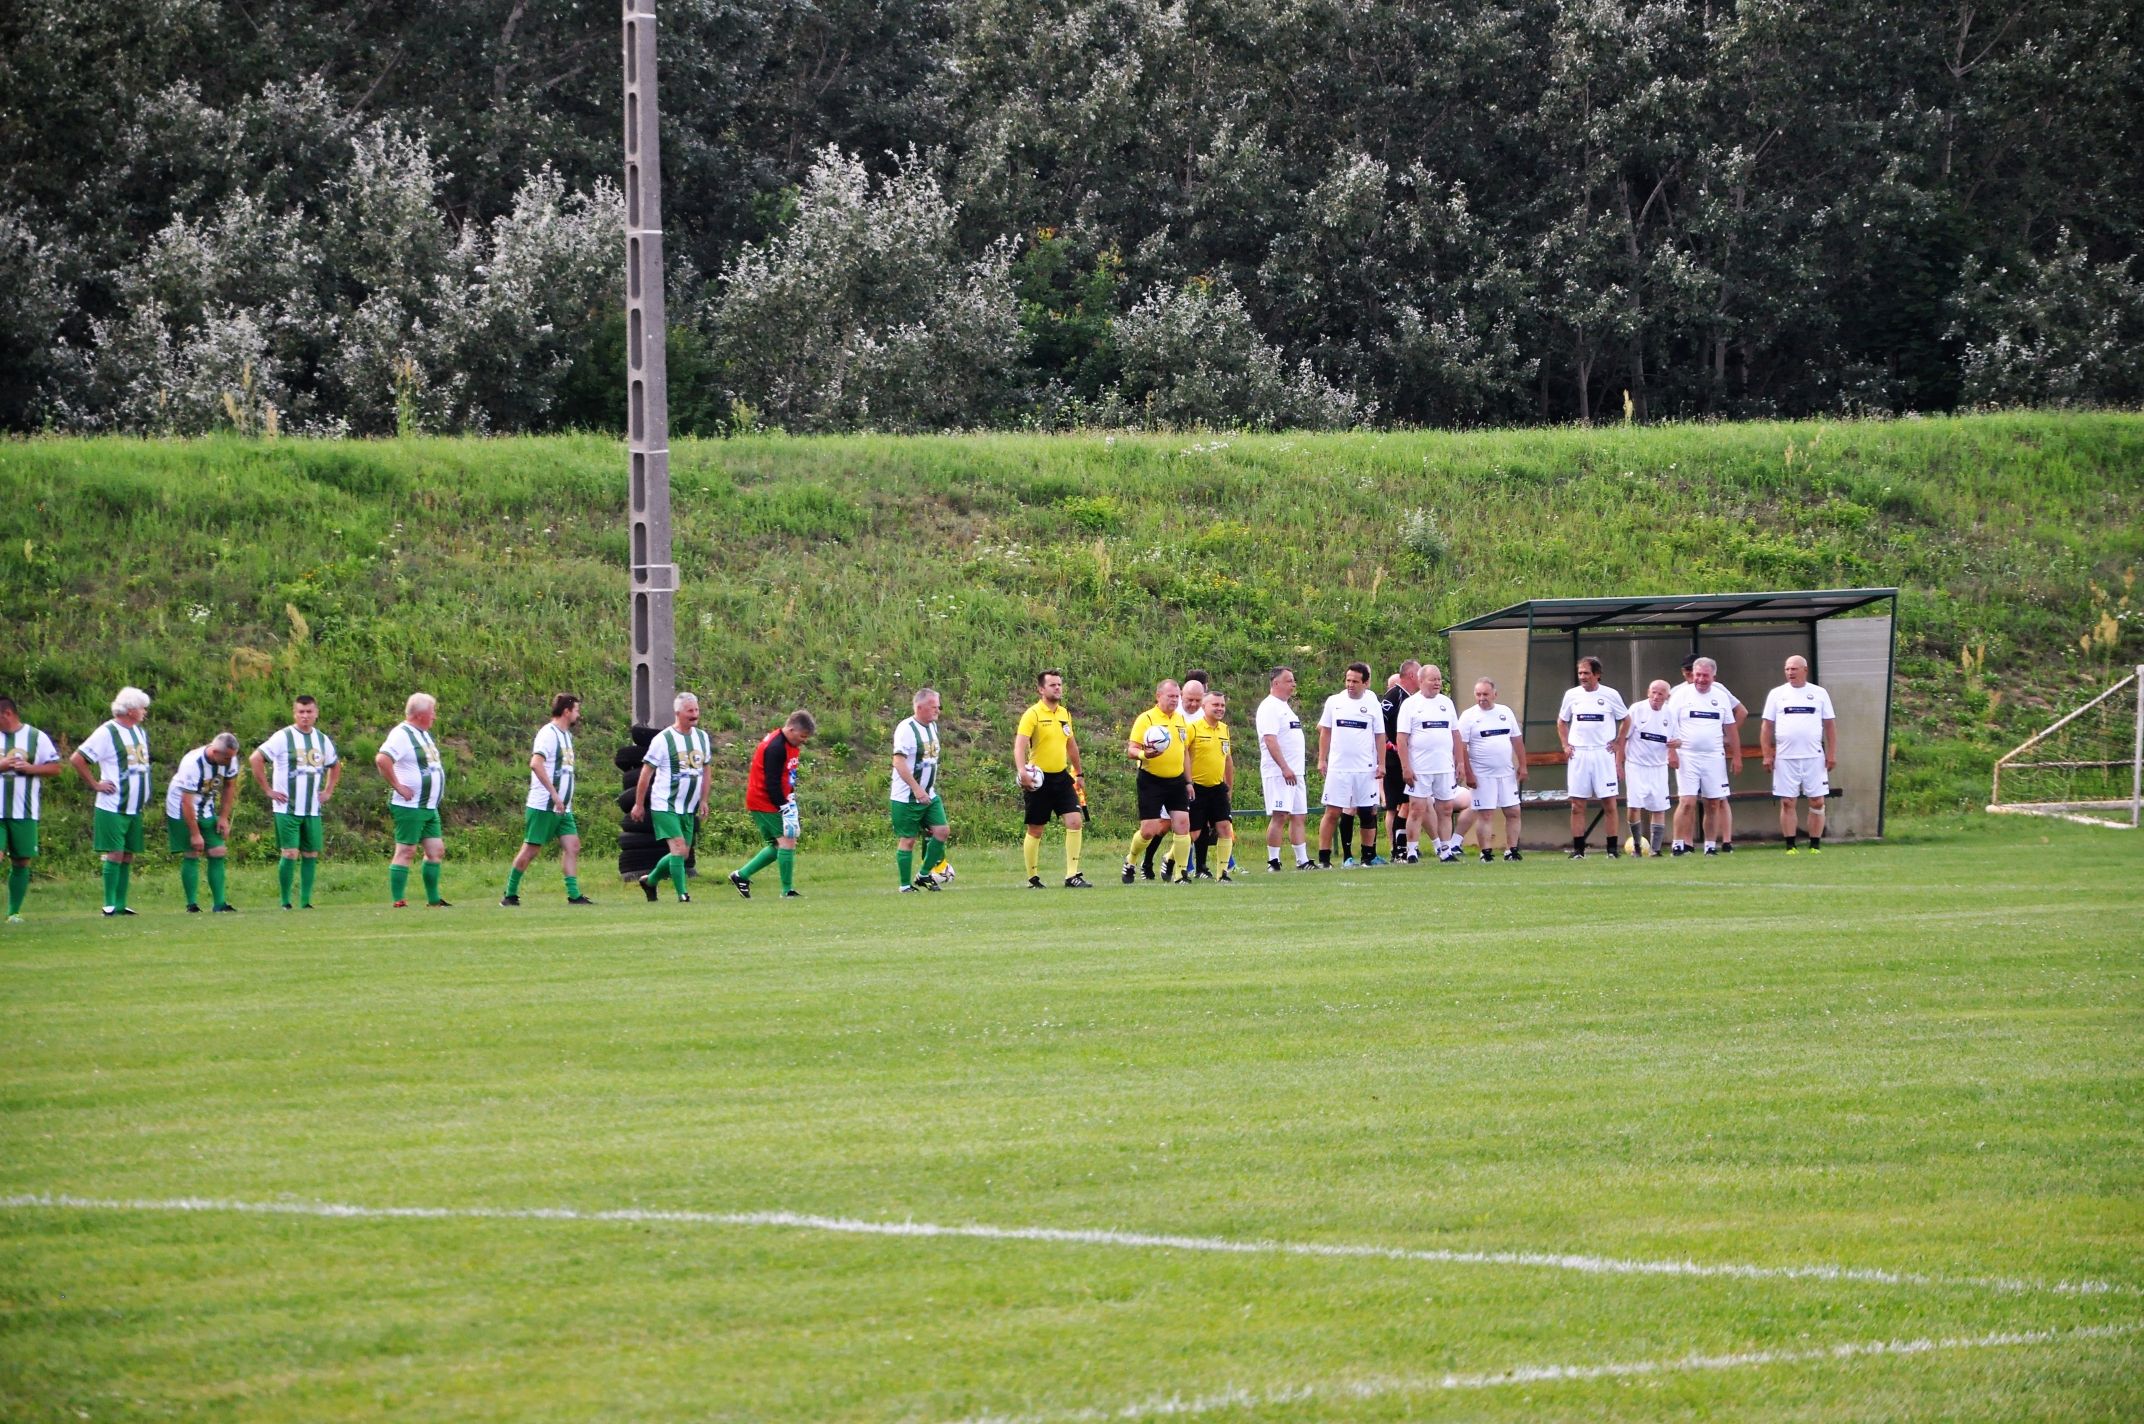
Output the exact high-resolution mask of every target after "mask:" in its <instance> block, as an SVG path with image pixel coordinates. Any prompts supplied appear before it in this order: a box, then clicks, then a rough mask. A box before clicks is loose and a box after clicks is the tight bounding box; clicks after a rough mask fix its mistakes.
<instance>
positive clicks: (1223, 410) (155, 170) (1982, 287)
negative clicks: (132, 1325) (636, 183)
mask: <svg viewBox="0 0 2144 1424" xmlns="http://www.w3.org/2000/svg"><path fill="white" fill-rule="evenodd" d="M662 14H663V24H664V38H663V69H662V85H663V98H664V103H665V106H666V109H667V115H666V117H667V127H666V131H665V139H664V142H665V149H664V170H665V181H666V193H665V202H666V208H667V212H666V216H667V220H668V227H669V230H670V232H671V233H672V241H671V248H670V251H671V256H672V263H673V273H672V283H673V288H674V291H673V296H672V305H671V310H672V313H673V318H674V320H675V322H676V326H677V329H676V331H675V332H674V333H673V339H672V392H673V402H674V405H675V408H676V422H677V424H679V425H680V426H682V427H683V428H686V429H697V430H701V431H714V430H719V429H724V428H733V427H736V426H739V425H745V424H751V423H767V424H778V425H781V426H785V427H787V428H790V429H798V430H803V429H824V428H842V427H853V426H880V427H885V428H895V429H901V428H935V427H949V426H976V425H1012V424H1028V425H1054V424H1069V423H1079V422H1112V423H1116V422H1122V423H1182V424H1190V423H1199V422H1204V423H1213V424H1267V425H1274V424H1289V425H1342V424H1354V423H1363V422H1373V423H1375V422H1400V423H1425V424H1458V423H1475V422H1527V421H1563V420H1571V419H1580V420H1597V419H1603V418H1615V419H1620V418H1622V417H1623V416H1624V415H1625V414H1626V413H1627V414H1629V415H1631V416H1634V417H1636V418H1639V419H1645V418H1659V417H1666V416H1697V415H1707V414H1718V415H1722V416H1739V415H1761V414H1774V413H1778V414H1798V413H1804V412H1822V411H1840V410H1857V411H1881V410H1909V409H1918V410H1934V409H1946V408H1951V407H1955V406H1959V405H1979V404H2023V403H2072V402H2076V403H2082V402H2127V401H2134V400H2136V399H2139V398H2140V397H2144V356H2140V352H2144V274H2140V273H2139V271H2138V269H2137V266H2136V263H2135V257H2136V254H2137V252H2138V248H2139V233H2140V232H2144V156H2140V155H2144V9H2140V8H2139V7H2137V6H2135V5H2134V4H2130V3H2126V0H1994V3H1983V0H1946V3H1936V0H1902V3H1897V4H1867V3H1844V2H1843V0H1828V3H1827V0H1745V3H1741V4H1739V5H1738V4H1732V3H1727V0H1488V3H1485V4H1466V5H1462V4H1458V3H1452V2H1451V0H1413V2H1412V3H1381V2H1380V0H1175V2H1174V3H1164V0H675V3H669V4H666V5H664V6H663V9H662ZM618 63H619V61H618V40H617V14H616V10H615V8H614V7H612V6H609V5H585V4H580V3H577V2H576V0H350V3H347V4H341V5H336V6H318V7H309V6H296V7H290V6H286V7H280V8H279V7H272V6H255V5H245V4H239V3H236V0H106V2H105V3H100V4H96V5H87V6H84V5H63V4H60V3H58V0H17V3H16V4H13V5H10V6H7V7H4V8H0V425H5V426H7V427H11V428H17V429H23V428H36V427H40V426H60V427H66V428H73V429H85V430H97V429H123V430H154V429H172V430H198V429H207V428H213V427H218V426H236V427H238V428H240V429H271V428H272V429H288V430H323V431H332V430H349V431H353V432H360V433H372V432H383V431H390V430H395V429H410V428H424V429H496V430H509V429H513V430H519V429H542V428H548V427H555V426H559V425H565V424H581V425H599V426H610V425H615V423H616V419H617V406H618V400H617V394H616V380H615V377H616V372H617V370H618V367H619V364H620V354H619V353H620V350H621V347H622V341H621V338H620V322H619V319H618V317H617V315H616V312H617V308H618V306H619V297H618V288H619V274H618V269H619V266H620V260H621V259H620V246H621V244H620V242H619V240H618V236H617V230H618V226H619V210H618V198H617V191H616V187H615V185H614V182H613V175H614V174H615V173H616V171H617V169H618V167H619V157H618V144H619V130H620V123H619V118H618V114H617V102H618V99H617V93H618V80H617V75H618Z"/></svg>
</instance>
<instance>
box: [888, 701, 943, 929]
mask: <svg viewBox="0 0 2144 1424" xmlns="http://www.w3.org/2000/svg"><path fill="white" fill-rule="evenodd" d="M910 705H911V706H912V707H913V708H914V709H915V715H914V716H911V717H909V718H907V719H906V720H904V721H903V722H902V723H901V725H900V726H898V727H895V728H894V729H893V782H892V784H891V786H890V787H889V788H888V790H887V793H886V795H887V798H888V807H889V811H890V814H891V816H892V818H893V834H894V852H893V865H894V874H895V875H896V876H897V877H898V878H899V879H900V882H901V893H903V894H908V893H910V892H912V891H916V890H936V889H937V888H938V877H937V875H936V874H935V872H936V871H937V869H938V862H939V861H941V860H944V859H945V838H946V832H947V825H946V817H945V802H944V801H942V800H941V799H939V796H938V707H939V698H938V694H937V692H936V691H935V690H933V689H931V688H928V687H921V688H918V689H916V696H915V700H914V701H913V702H912V703H911V704H910ZM919 840H920V841H922V842H923V873H922V874H921V875H916V874H913V873H912V872H913V871H914V870H915V855H916V842H917V841H919Z"/></svg>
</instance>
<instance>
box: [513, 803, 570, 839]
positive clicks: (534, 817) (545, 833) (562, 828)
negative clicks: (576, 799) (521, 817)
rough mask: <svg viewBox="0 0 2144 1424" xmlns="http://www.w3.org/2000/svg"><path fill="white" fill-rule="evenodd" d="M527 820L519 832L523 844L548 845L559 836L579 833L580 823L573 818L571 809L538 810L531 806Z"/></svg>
mask: <svg viewBox="0 0 2144 1424" xmlns="http://www.w3.org/2000/svg"><path fill="white" fill-rule="evenodd" d="M527 820H528V826H527V827H526V828H525V829H524V830H523V831H522V832H521V840H522V843H523V844H525V845H532V846H541V845H549V844H550V843H551V842H552V841H554V840H556V839H557V838H558V837H560V836H578V835H579V834H580V833H581V824H580V822H578V821H576V820H574V819H573V813H572V812H571V811H539V810H537V809H536V808H535V807H534V806H531V807H529V808H528V817H527Z"/></svg>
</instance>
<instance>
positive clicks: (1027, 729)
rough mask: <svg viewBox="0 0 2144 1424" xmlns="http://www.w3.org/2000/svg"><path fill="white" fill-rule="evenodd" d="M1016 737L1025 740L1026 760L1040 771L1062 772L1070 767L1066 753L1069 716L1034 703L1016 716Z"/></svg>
mask: <svg viewBox="0 0 2144 1424" xmlns="http://www.w3.org/2000/svg"><path fill="white" fill-rule="evenodd" d="M1018 730H1019V734H1020V735H1021V736H1023V737H1025V738H1027V759H1028V760H1029V761H1031V762H1033V763H1034V764H1035V765H1036V766H1039V767H1041V768H1042V769H1043V770H1044V771H1063V770H1065V768H1067V767H1069V766H1070V765H1071V764H1072V760H1071V754H1070V753H1069V752H1068V751H1066V746H1067V744H1068V743H1069V742H1070V741H1071V740H1072V714H1071V713H1070V712H1067V711H1066V710H1065V709H1064V708H1062V707H1059V708H1057V709H1056V710H1055V711H1052V710H1051V709H1050V705H1049V704H1048V703H1046V702H1037V703H1036V704H1035V705H1034V706H1032V707H1030V708H1028V709H1027V710H1026V711H1025V712H1022V713H1021V714H1020V726H1019V729H1018Z"/></svg>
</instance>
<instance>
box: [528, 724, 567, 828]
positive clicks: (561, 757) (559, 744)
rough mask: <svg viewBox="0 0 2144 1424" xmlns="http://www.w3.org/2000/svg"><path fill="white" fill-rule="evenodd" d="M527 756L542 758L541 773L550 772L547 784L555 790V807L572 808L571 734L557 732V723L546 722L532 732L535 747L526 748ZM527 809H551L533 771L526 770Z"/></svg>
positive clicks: (548, 794) (549, 801) (530, 769)
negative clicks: (556, 789)
mask: <svg viewBox="0 0 2144 1424" xmlns="http://www.w3.org/2000/svg"><path fill="white" fill-rule="evenodd" d="M529 756H530V757H531V758H532V759H533V758H535V757H542V758H543V761H544V770H545V771H548V772H550V773H551V784H552V785H553V786H555V787H557V788H558V801H559V805H561V806H563V807H564V808H565V809H566V810H568V811H571V810H572V809H573V782H574V771H573V733H571V732H564V731H560V730H559V726H558V723H556V722H546V723H544V724H543V725H542V726H541V727H539V728H537V729H536V744H535V745H534V746H533V747H531V748H530V749H529ZM527 804H528V809H529V810H531V811H548V810H550V809H551V793H550V792H548V791H546V790H544V789H543V783H542V782H540V781H538V780H537V779H536V769H535V768H534V767H530V768H529V799H528V803H527Z"/></svg>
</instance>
